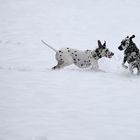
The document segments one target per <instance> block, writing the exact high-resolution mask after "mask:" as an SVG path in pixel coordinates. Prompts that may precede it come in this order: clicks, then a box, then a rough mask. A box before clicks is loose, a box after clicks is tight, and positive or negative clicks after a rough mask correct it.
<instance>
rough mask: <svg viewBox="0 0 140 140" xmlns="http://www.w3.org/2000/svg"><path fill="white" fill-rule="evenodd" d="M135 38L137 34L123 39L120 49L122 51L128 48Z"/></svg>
mask: <svg viewBox="0 0 140 140" xmlns="http://www.w3.org/2000/svg"><path fill="white" fill-rule="evenodd" d="M133 38H135V35H132V36H131V37H129V36H127V37H126V38H125V39H123V40H122V41H121V45H120V46H119V47H118V49H119V50H120V51H122V50H126V49H127V48H128V47H129V46H130V45H131V43H132V42H133V41H132V39H133Z"/></svg>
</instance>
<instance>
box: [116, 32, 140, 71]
mask: <svg viewBox="0 0 140 140" xmlns="http://www.w3.org/2000/svg"><path fill="white" fill-rule="evenodd" d="M133 38H135V35H132V36H131V37H129V36H127V37H126V38H125V39H123V40H122V41H121V45H120V46H119V47H118V49H119V50H120V51H122V50H124V58H123V63H122V66H123V67H124V68H129V70H130V72H131V73H132V74H134V71H136V74H140V52H139V49H138V48H137V46H136V44H135V43H134V42H133V40H132V39H133ZM126 62H127V63H128V66H126V65H125V63H126Z"/></svg>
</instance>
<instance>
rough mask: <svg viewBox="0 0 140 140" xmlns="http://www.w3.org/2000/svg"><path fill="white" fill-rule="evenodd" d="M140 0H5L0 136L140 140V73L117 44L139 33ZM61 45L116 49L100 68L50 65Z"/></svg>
mask: <svg viewBox="0 0 140 140" xmlns="http://www.w3.org/2000/svg"><path fill="white" fill-rule="evenodd" d="M139 6H140V1H139V0H135V1H131V0H117V1H115V0H94V1H93V0H86V1H84V0H67V1H66V0H39V1H38V0H24V1H22V0H1V4H0V18H1V20H0V27H1V28H0V36H1V37H0V140H112V139H113V140H124V139H127V140H132V139H135V140H139V139H140V133H139V130H140V110H139V108H140V102H139V99H140V94H139V90H140V87H139V85H140V77H139V76H132V75H131V74H130V73H129V71H128V70H125V69H123V68H122V67H121V62H122V58H123V53H122V52H120V51H119V50H118V49H117V47H118V46H119V45H120V42H121V40H122V39H123V38H124V37H126V36H127V35H132V34H135V35H136V38H135V39H134V42H135V43H136V44H137V46H140V42H139V38H140V31H139V25H140V20H139V19H140V17H139V12H140V11H139ZM41 39H43V40H45V41H47V42H48V43H49V44H50V45H52V46H53V47H55V48H56V49H59V48H62V47H72V48H76V49H81V50H86V49H95V48H96V46H97V40H98V39H100V40H101V41H104V40H106V41H107V47H108V48H109V49H110V50H111V51H113V52H114V53H115V56H114V57H113V58H112V59H107V58H103V59H102V60H101V61H99V67H100V69H101V70H102V72H101V71H100V72H95V71H91V70H90V69H79V68H77V67H76V66H74V65H72V66H69V67H66V68H64V69H62V70H56V71H53V70H51V67H53V66H54V65H55V64H56V60H55V57H54V55H55V53H54V52H53V51H52V50H50V49H49V48H47V47H46V46H44V45H43V44H42V43H41Z"/></svg>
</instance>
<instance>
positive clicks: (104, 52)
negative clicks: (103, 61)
mask: <svg viewBox="0 0 140 140" xmlns="http://www.w3.org/2000/svg"><path fill="white" fill-rule="evenodd" d="M95 52H96V54H97V56H98V57H99V58H102V57H107V58H112V56H113V55H114V53H113V52H111V51H110V50H109V49H108V48H106V41H105V42H104V44H102V43H101V41H100V40H98V48H97V49H96V50H95Z"/></svg>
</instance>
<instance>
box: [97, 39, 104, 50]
mask: <svg viewBox="0 0 140 140" xmlns="http://www.w3.org/2000/svg"><path fill="white" fill-rule="evenodd" d="M98 46H99V48H102V47H103V45H102V43H101V41H100V40H98Z"/></svg>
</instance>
